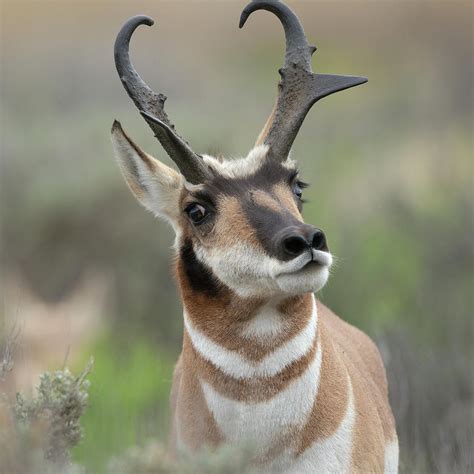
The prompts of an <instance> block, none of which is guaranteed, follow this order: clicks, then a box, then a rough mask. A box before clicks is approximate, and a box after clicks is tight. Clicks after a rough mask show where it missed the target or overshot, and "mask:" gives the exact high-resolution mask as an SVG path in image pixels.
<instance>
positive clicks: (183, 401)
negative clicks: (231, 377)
mask: <svg viewBox="0 0 474 474" xmlns="http://www.w3.org/2000/svg"><path fill="white" fill-rule="evenodd" d="M180 360H181V364H180V368H179V369H178V371H176V372H175V376H174V380H173V387H174V386H175V385H176V384H178V387H179V388H176V389H175V388H173V391H174V397H173V398H174V400H173V402H172V407H173V406H174V412H173V414H172V415H173V418H174V423H173V425H174V427H173V436H174V437H175V440H176V438H178V437H179V438H180V441H181V442H182V443H185V444H186V445H187V446H189V447H190V448H191V449H197V448H199V447H201V446H217V445H218V444H219V443H220V442H221V441H222V436H221V434H220V433H219V430H218V428H217V426H216V423H215V420H214V418H213V416H212V414H211V413H210V411H209V409H208V408H207V405H206V401H205V400H204V395H203V393H202V388H201V384H200V382H199V379H198V373H196V371H194V370H189V367H194V366H195V365H196V360H195V353H194V351H193V350H192V348H191V343H190V341H189V339H188V337H187V336H186V334H185V335H184V339H183V351H182V354H181V357H180ZM176 425H177V426H176Z"/></svg>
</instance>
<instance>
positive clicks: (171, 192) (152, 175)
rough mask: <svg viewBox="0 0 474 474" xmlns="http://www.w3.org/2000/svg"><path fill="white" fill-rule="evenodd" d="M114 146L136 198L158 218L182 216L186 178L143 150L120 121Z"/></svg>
mask: <svg viewBox="0 0 474 474" xmlns="http://www.w3.org/2000/svg"><path fill="white" fill-rule="evenodd" d="M112 144H113V147H114V150H115V156H116V158H117V161H118V164H119V166H120V169H121V171H122V174H123V176H124V178H125V181H126V182H127V184H128V187H129V188H130V190H131V191H132V193H133V195H134V196H135V197H136V198H137V199H138V201H139V202H140V203H141V204H142V205H143V206H144V207H145V208H147V209H148V210H149V211H151V212H153V213H154V214H155V215H158V216H161V217H165V218H167V219H169V220H171V221H174V220H175V219H176V218H177V217H178V215H179V198H180V194H181V191H182V189H183V187H184V183H185V180H184V178H183V176H182V175H181V174H180V173H178V172H176V171H175V170H173V169H172V168H170V167H169V166H166V165H165V164H163V163H161V162H160V161H158V160H157V159H155V158H153V157H152V156H150V155H148V154H147V153H145V152H144V151H143V150H141V149H140V147H139V146H138V145H137V144H136V143H134V142H133V141H132V140H131V138H130V137H129V136H128V135H127V134H126V133H125V131H124V130H123V128H122V126H121V125H120V123H119V122H117V121H114V124H113V125H112Z"/></svg>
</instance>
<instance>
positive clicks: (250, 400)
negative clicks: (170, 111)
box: [112, 0, 398, 474]
mask: <svg viewBox="0 0 474 474" xmlns="http://www.w3.org/2000/svg"><path fill="white" fill-rule="evenodd" d="M258 9H266V10H269V11H272V12H273V13H275V14H276V15H277V16H278V17H279V18H280V20H281V21H282V23H283V26H284V28H285V34H286V39H287V51H286V59H285V66H284V68H282V70H281V76H282V82H281V84H280V88H279V96H278V99H277V103H276V105H275V109H274V111H273V113H272V115H271V116H270V118H269V120H268V122H267V124H266V125H265V127H264V129H263V131H262V133H261V134H260V136H259V139H258V141H257V144H256V146H255V147H254V148H253V149H252V150H251V151H250V153H249V154H248V155H247V157H246V158H241V159H237V160H231V161H223V160H219V159H216V158H213V157H210V156H207V155H198V154H196V153H194V152H193V151H192V150H191V149H190V147H189V145H188V144H187V143H186V142H185V141H184V140H183V139H182V138H181V137H179V135H177V133H176V131H175V129H174V127H173V126H172V125H171V122H170V121H169V119H168V116H167V115H166V113H165V112H164V109H163V104H164V99H163V96H160V95H157V94H156V93H154V92H153V91H152V90H151V89H149V88H148V86H147V85H146V84H145V83H144V82H143V81H142V80H141V79H140V77H139V76H138V74H137V73H136V71H135V70H134V69H133V66H132V65H131V63H130V59H129V53H128V44H129V41H130V37H131V35H132V33H133V31H134V30H135V28H136V27H137V26H138V25H140V24H148V25H151V24H152V20H151V19H150V18H148V17H134V18H132V19H130V20H129V21H128V22H127V23H126V24H125V25H124V26H123V27H122V30H121V31H120V33H119V35H118V37H117V41H116V44H115V60H116V65H117V70H118V72H119V75H120V78H121V80H122V82H123V84H124V86H125V88H126V90H127V92H128V93H129V95H130V96H131V97H132V99H133V100H134V102H135V104H136V105H137V106H138V108H139V109H140V112H141V113H142V115H143V116H144V118H145V120H146V121H147V122H148V124H149V125H150V127H151V128H152V129H153V131H154V132H155V135H156V137H157V138H158V139H159V141H160V142H161V144H162V145H163V147H164V148H165V150H166V151H167V152H168V154H169V155H170V156H171V157H172V159H173V160H174V161H175V162H176V164H177V165H178V167H179V170H180V173H179V172H176V171H174V170H173V169H171V168H169V167H168V166H166V165H164V164H163V163H161V162H159V161H158V160H156V159H155V158H153V157H151V156H150V155H148V154H146V153H145V152H143V151H142V150H141V149H140V148H139V147H138V146H137V145H136V144H135V143H133V141H132V140H131V139H130V138H129V137H128V136H127V135H126V134H125V132H124V131H123V129H122V127H121V126H120V124H119V123H118V122H115V123H114V126H113V127H112V141H113V144H114V147H115V151H116V155H117V158H118V161H119V164H120V167H121V169H122V172H123V174H124V177H125V179H126V181H127V183H128V185H129V187H130V189H131V191H132V192H133V193H134V194H135V196H136V197H137V199H138V200H139V201H140V202H141V203H142V204H143V205H144V206H145V207H146V208H147V209H149V210H150V211H152V212H153V213H154V214H156V215H158V216H160V217H163V218H165V219H166V220H168V221H169V222H170V223H171V224H172V226H173V228H174V230H175V232H176V241H175V250H176V276H177V281H178V283H179V286H180V290H181V296H182V300H183V306H184V337H183V350H182V354H181V356H180V359H179V361H178V364H177V366H176V371H175V376H174V382H173V389H172V397H171V398H172V417H173V431H172V443H173V446H174V448H175V452H176V453H177V454H179V453H181V452H188V453H189V452H193V451H195V450H197V449H199V448H203V447H209V446H217V445H220V444H233V445H235V444H237V445H239V444H241V445H246V444H250V445H251V447H252V451H253V460H254V465H255V468H256V469H257V470H260V471H261V472H264V473H267V472H272V473H273V472H275V473H295V474H300V473H301V474H304V473H313V472H321V473H324V472H337V473H339V472H364V473H365V472H396V471H397V468H398V443H397V436H396V432H395V425H394V420H393V416H392V413H391V409H390V406H389V401H388V394H387V382H386V377H385V370H384V367H383V364H382V361H381V358H380V355H379V353H378V350H377V348H376V347H375V345H374V344H373V343H372V341H371V340H370V339H369V338H368V337H367V336H366V335H365V334H363V333H362V332H361V331H359V330H358V329H356V328H354V327H352V326H350V325H348V324H347V323H345V322H343V321H342V320H340V319H339V318H338V317H337V316H335V315H334V314H333V313H331V311H330V310H328V309H327V308H326V307H324V306H323V305H322V304H321V303H319V302H316V299H315V297H314V293H315V292H317V291H319V290H320V289H321V288H322V287H323V286H324V285H325V284H326V282H327V279H328V277H329V269H330V267H331V264H332V255H331V254H330V252H329V248H328V245H327V240H326V236H325V235H324V233H323V232H322V231H321V230H320V229H317V228H315V227H313V226H311V225H309V224H306V223H304V221H303V217H302V214H301V212H302V203H303V200H302V188H304V183H302V182H301V181H300V179H299V172H298V169H297V167H296V163H295V162H293V161H292V160H290V159H289V157H288V155H289V151H290V148H291V144H292V143H293V140H294V138H295V136H296V133H297V131H298V129H299V127H300V126H301V124H302V121H303V119H304V117H305V115H306V113H307V111H308V110H309V108H310V107H311V105H312V104H313V103H314V102H316V101H317V100H319V99H320V98H322V97H325V96H326V95H329V94H331V93H333V92H337V91H338V90H342V89H346V88H348V87H352V86H354V85H358V84H361V83H363V82H365V79H364V78H358V77H352V76H347V77H346V76H330V75H318V74H313V73H312V70H311V65H310V62H311V61H310V60H311V54H312V53H313V52H314V51H315V48H313V47H310V46H309V45H308V44H307V41H306V37H305V36H304V32H303V30H302V27H301V24H300V23H299V21H298V19H297V18H296V16H295V15H294V14H293V13H292V12H291V10H289V9H288V8H287V7H286V6H284V5H283V4H281V3H280V2H278V1H276V0H254V1H253V2H251V3H250V4H249V5H248V6H247V7H246V9H245V10H244V12H243V14H242V17H241V23H240V24H241V26H242V25H243V24H244V23H245V21H246V19H247V18H248V16H249V15H250V14H251V13H252V12H253V11H255V10H258Z"/></svg>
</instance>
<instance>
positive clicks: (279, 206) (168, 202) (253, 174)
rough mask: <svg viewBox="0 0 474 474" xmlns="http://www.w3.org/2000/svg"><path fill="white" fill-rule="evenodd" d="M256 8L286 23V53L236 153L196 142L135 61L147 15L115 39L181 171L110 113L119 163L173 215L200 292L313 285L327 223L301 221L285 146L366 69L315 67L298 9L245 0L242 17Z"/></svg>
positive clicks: (138, 100) (155, 205)
mask: <svg viewBox="0 0 474 474" xmlns="http://www.w3.org/2000/svg"><path fill="white" fill-rule="evenodd" d="M260 9H263V10H268V11H271V12H272V13H274V14H275V15H276V16H277V17H278V18H279V19H280V21H281V22H282V24H283V27H284V30H285V36H286V54H285V63H284V66H283V68H282V69H280V71H279V72H280V75H281V82H280V84H279V93H278V98H277V101H276V104H275V107H274V109H273V112H272V114H271V115H270V117H269V119H268V121H267V123H266V125H265V127H264V129H263V130H262V132H261V133H260V136H259V137H258V140H257V143H256V145H255V147H254V148H253V149H252V150H251V151H250V153H249V154H248V155H247V156H246V157H245V158H241V159H235V160H228V161H225V160H221V159H217V158H214V157H211V156H207V155H200V154H197V153H195V152H194V151H192V149H191V148H190V146H189V145H188V143H187V142H186V141H185V140H183V139H182V138H181V137H180V136H179V135H178V134H177V132H176V130H175V128H174V126H173V125H172V123H171V122H170V120H169V118H168V116H167V114H166V112H165V111H164V102H165V99H166V97H165V96H163V95H162V94H157V93H155V92H154V91H152V90H151V89H150V88H149V87H148V86H147V85H146V84H145V83H144V82H143V80H142V79H141V78H140V76H139V75H138V74H137V72H136V71H135V69H134V68H133V66H132V64H131V62H130V58H129V42H130V38H131V36H132V34H133V32H134V30H135V29H136V28H137V27H138V26H139V25H142V24H145V25H148V26H151V25H152V24H153V20H151V19H150V18H148V17H145V16H137V17H133V18H131V19H130V20H128V21H127V22H126V23H125V25H124V26H123V27H122V29H121V31H120V32H119V34H118V36H117V40H116V43H115V63H116V66H117V71H118V73H119V76H120V79H121V81H122V83H123V85H124V87H125V89H126V91H127V92H128V94H129V96H130V97H131V98H132V100H133V101H134V103H135V105H136V106H137V108H138V109H139V111H140V113H141V115H142V116H143V117H144V119H145V120H146V122H147V123H148V125H149V126H150V128H151V129H152V130H153V132H154V133H155V136H156V137H157V138H158V140H159V141H160V143H161V145H162V146H163V148H164V149H165V151H166V152H167V153H168V155H169V156H170V157H171V158H172V160H173V161H174V162H175V163H176V165H177V167H178V169H179V172H178V171H175V170H173V169H171V168H170V167H168V166H166V165H164V164H163V163H161V162H160V161H158V160H156V159H155V158H153V157H151V156H150V155H148V154H147V153H145V152H144V151H142V150H141V149H140V148H139V147H138V146H137V145H136V144H135V143H134V142H133V141H132V140H131V139H130V138H129V137H128V136H127V135H126V133H125V132H124V131H123V129H122V127H121V126H120V124H119V123H118V122H114V125H113V127H112V141H113V144H114V148H115V151H116V155H117V158H118V161H119V164H120V167H121V169H122V172H123V174H124V176H125V179H126V181H127V183H128V185H129V187H130V189H131V190H132V192H133V194H134V195H135V196H136V197H137V199H138V200H139V201H140V202H141V203H142V204H143V205H144V206H145V207H146V208H147V209H149V210H150V211H151V212H153V213H154V214H156V215H158V216H161V217H163V218H165V219H167V220H168V221H169V222H170V223H171V224H172V226H173V228H174V229H175V231H176V235H177V240H176V243H177V245H176V246H177V249H179V263H180V265H181V266H182V268H184V269H185V271H184V275H185V276H186V277H187V278H188V280H189V282H188V283H189V284H191V286H193V287H194V288H195V289H197V290H199V289H200V290H202V291H204V292H212V291H214V289H215V287H216V285H217V286H219V285H222V286H226V287H228V288H229V289H231V290H233V291H234V292H236V293H238V294H239V295H241V296H257V297H260V296H270V297H271V296H276V295H278V294H286V295H294V294H300V293H306V292H310V291H317V290H319V289H320V288H322V287H323V286H324V284H325V283H326V281H327V278H328V275H329V268H330V266H331V263H332V257H331V254H330V253H329V248H328V244H327V239H326V236H325V234H324V233H323V231H322V230H320V229H318V228H316V227H314V226H312V225H310V224H306V223H305V222H304V221H303V217H302V215H301V211H302V202H303V200H302V189H303V188H304V187H305V184H304V183H303V182H302V181H301V178H300V175H299V173H298V168H297V166H296V164H295V162H294V161H292V160H291V159H290V158H289V154H290V149H291V146H292V144H293V141H294V139H295V137H296V135H297V133H298V130H299V128H300V127H301V125H302V123H303V120H304V118H305V116H306V114H307V112H308V111H309V109H310V108H311V106H312V105H313V104H314V103H315V102H316V101H317V100H319V99H321V98H323V97H326V96H327V95H329V94H332V93H334V92H337V91H340V90H343V89H347V88H349V87H353V86H356V85H359V84H362V83H364V82H366V79H365V78H361V77H352V76H334V75H326V74H314V73H313V72H312V70H311V56H312V54H313V53H314V51H315V50H316V48H315V47H313V46H309V44H308V42H307V39H306V36H305V34H304V31H303V28H302V26H301V24H300V22H299V20H298V18H297V17H296V16H295V14H294V13H293V12H292V11H291V10H290V9H289V8H288V7H287V6H285V5H284V4H282V3H280V2H279V1H270V0H267V1H258V0H256V1H253V2H251V3H250V4H249V5H248V6H247V7H246V8H245V9H244V11H243V12H242V16H241V18H240V27H242V26H243V25H244V23H245V22H246V20H247V18H248V16H249V15H250V14H251V13H252V12H254V11H255V10H260Z"/></svg>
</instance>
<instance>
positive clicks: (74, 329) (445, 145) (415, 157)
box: [0, 0, 474, 472]
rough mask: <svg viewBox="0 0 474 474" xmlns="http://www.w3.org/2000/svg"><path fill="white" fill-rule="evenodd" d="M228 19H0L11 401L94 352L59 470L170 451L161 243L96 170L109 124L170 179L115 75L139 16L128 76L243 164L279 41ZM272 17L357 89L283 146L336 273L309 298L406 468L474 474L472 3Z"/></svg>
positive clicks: (155, 228)
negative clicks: (149, 445)
mask: <svg viewBox="0 0 474 474" xmlns="http://www.w3.org/2000/svg"><path fill="white" fill-rule="evenodd" d="M245 4H246V2H245V1H219V2H217V1H214V2H210V1H179V2H178V1H175V2H161V1H153V2H144V1H140V0H138V1H129V2H117V1H106V0H102V1H94V2H92V1H81V2H79V1H73V0H69V1H67V0H64V1H41V2H38V1H25V0H17V1H8V0H7V1H5V0H4V1H3V2H2V5H1V7H2V12H1V15H2V24H1V30H2V32H1V33H2V38H1V44H2V50H1V55H2V57H1V60H2V61H1V97H2V125H1V131H2V150H1V196H0V197H1V206H0V210H1V281H2V285H1V291H2V302H3V305H2V310H1V313H0V320H2V321H3V323H2V322H1V321H0V330H7V328H8V327H9V326H11V325H12V324H15V322H16V324H19V325H20V326H21V327H23V328H24V334H25V336H24V339H23V341H22V345H21V351H20V354H19V356H18V360H17V366H18V373H19V374H22V376H21V377H19V376H17V378H16V379H15V380H13V381H12V382H11V383H12V384H15V386H16V388H21V386H22V384H26V383H33V382H34V380H35V376H36V375H37V373H38V372H39V371H40V370H44V369H50V368H55V367H56V366H57V365H58V364H59V365H60V364H61V363H63V361H64V359H65V358H66V356H67V361H68V363H69V364H70V365H71V364H72V365H73V366H75V367H81V366H82V365H83V363H84V361H85V360H87V358H88V357H89V355H91V354H92V355H94V357H95V368H94V371H93V374H92V376H91V381H92V384H93V385H92V389H91V405H90V408H89V411H88V413H87V414H86V417H85V421H84V426H85V430H86V432H85V433H86V434H85V439H84V441H83V443H82V445H81V446H80V447H79V448H78V449H77V451H76V453H75V457H76V460H77V461H78V462H81V463H84V464H85V465H86V466H87V467H88V468H89V469H90V471H91V472H101V471H102V470H103V468H104V466H105V463H106V462H107V460H108V459H110V457H111V456H113V455H116V454H120V453H121V452H122V451H123V450H124V449H125V448H126V447H128V446H130V445H133V444H137V443H141V442H143V441H144V440H145V439H147V438H148V437H150V436H153V437H158V438H161V439H164V438H165V437H166V432H167V430H168V394H169V388H170V383H171V375H172V368H173V363H174V361H175V359H176V357H177V354H178V353H179V350H180V343H181V333H182V320H181V306H180V302H179V298H178V293H177V290H176V288H175V283H174V281H173V277H172V274H171V271H170V268H171V263H172V254H171V249H170V247H171V244H172V241H173V236H172V231H171V230H170V228H169V227H168V226H167V225H166V224H165V223H163V222H161V221H157V220H154V219H153V218H152V216H151V215H150V214H147V213H146V212H145V211H144V210H143V209H141V208H140V207H139V206H138V204H137V203H136V202H135V200H134V198H133V197H132V196H131V194H130V192H129V191H128V189H127V188H126V185H125V183H124V182H123V180H122V177H121V176H120V173H119V170H118V167H117V166H116V164H115V162H114V158H113V154H112V148H111V145H110V139H109V133H110V132H109V130H110V126H111V124H112V121H113V119H114V118H117V119H119V120H120V121H121V122H122V124H123V126H124V128H125V129H126V130H127V131H128V132H129V133H130V134H131V136H132V137H134V139H135V140H136V141H137V143H139V144H140V145H141V146H142V147H143V148H144V149H145V150H147V151H149V152H150V153H151V154H154V155H155V156H157V157H158V158H160V159H162V160H163V161H165V162H167V163H169V159H168V158H167V157H166V156H165V155H164V153H163V152H162V150H161V149H160V147H159V145H158V143H157V141H156V140H155V139H154V137H153V136H152V134H151V132H150V130H149V129H148V127H147V126H146V125H145V123H144V122H143V120H142V118H141V117H140V116H139V114H138V113H137V111H136V110H135V108H134V106H133V104H132V103H131V101H130V100H129V98H128V97H127V96H126V93H125V91H124V90H123V88H122V85H121V84H120V81H119V79H118V77H117V74H116V72H115V67H114V64H113V54H112V48H113V42H114V39H115V35H116V33H117V31H118V29H119V28H120V26H121V24H122V23H123V22H124V20H125V19H127V18H128V17H129V16H132V15H135V14H139V13H143V14H147V15H150V16H152V17H153V18H154V19H155V20H156V24H155V26H154V27H153V28H145V27H141V28H140V29H139V30H138V31H137V33H136V34H135V36H134V38H133V44H132V48H131V50H132V57H133V60H134V63H135V65H136V67H137V69H138V71H139V72H140V74H141V75H142V77H143V78H144V79H145V80H146V81H147V82H148V83H149V84H150V85H151V86H152V87H153V88H154V89H156V90H159V91H160V92H163V93H165V94H166V95H167V96H168V101H167V111H168V113H169V115H170V117H171V118H172V120H173V121H174V123H175V124H176V126H177V129H178V130H179V131H180V133H182V134H183V135H184V136H185V137H186V138H187V139H188V140H189V142H190V143H191V144H192V146H193V148H194V149H195V150H196V151H199V152H208V153H219V154H223V155H224V156H229V157H234V156H241V155H245V154H246V153H247V152H248V150H249V149H250V148H251V146H252V144H253V141H254V139H255V137H256V136H257V134H258V132H259V131H260V129H261V127H262V126H263V124H264V122H265V119H266V117H267V115H268V113H269V112H270V110H271V107H272V105H273V101H274V97H275V94H276V83H277V80H278V75H277V69H278V68H279V67H280V66H281V64H282V57H283V45H284V39H283V33H282V29H281V26H280V25H279V24H278V22H277V20H276V18H275V17H273V16H272V15H271V14H269V13H267V12H260V13H257V14H255V16H252V18H251V20H250V21H249V22H248V24H247V25H246V27H245V29H244V30H242V31H241V30H239V29H238V28H237V25H238V19H239V15H240V11H241V10H242V8H243V7H244V6H245ZM288 4H289V5H290V6H291V7H292V8H294V10H295V11H296V13H297V14H298V15H299V16H300V18H301V19H302V22H303V24H304V27H305V30H306V33H307V36H308V38H309V40H310V42H312V43H314V44H316V45H317V46H318V52H317V53H316V54H315V56H314V60H313V68H314V69H315V70H316V71H318V72H326V73H341V74H354V75H364V76H367V77H368V78H369V83H368V84H366V85H364V86H361V87H358V88H357V89H354V90H351V91H346V92H341V93H339V94H337V95H335V96H332V97H330V98H328V99H325V100H323V101H321V102H319V103H318V104H316V106H315V107H314V108H313V110H312V111H311V112H310V114H309V115H308V117H307V119H306V121H305V124H304V126H303V128H302V130H301V131H300V134H299V137H298V139H297V141H296V143H295V145H294V148H293V157H294V158H296V159H298V161H299V162H300V164H301V168H302V171H303V177H304V179H305V180H306V181H308V182H310V183H311V187H310V188H309V189H308V190H307V191H306V193H305V194H306V198H307V199H308V201H309V202H308V203H307V204H306V205H305V210H304V215H305V218H306V220H307V222H310V223H313V224H315V225H317V226H318V227H321V228H322V229H324V231H325V232H326V235H327V236H328V239H329V244H330V247H331V250H332V252H333V253H334V254H335V255H336V256H337V257H338V263H337V266H336V268H335V269H334V271H333V275H332V277H331V279H330V281H329V283H328V285H327V286H326V288H324V290H323V291H322V292H321V294H320V298H321V299H322V300H323V301H324V302H325V303H326V304H327V305H328V306H329V307H331V308H332V309H333V310H334V311H335V312H336V313H338V314H339V315H340V316H341V317H343V318H344V319H346V320H347V321H349V322H351V323H353V324H355V325H357V326H359V327H361V328H362V329H364V330H365V331H366V332H367V333H368V334H369V335H371V336H372V337H374V338H375V339H376V340H377V342H378V344H379V346H380V348H381V350H382V353H383V356H384V359H385V361H386V365H387V369H388V374H389V381H390V391H391V398H392V405H393V407H394V410H395V414H396V418H397V424H398V431H399V436H400V445H401V466H402V470H403V471H404V472H469V470H471V472H472V469H474V466H473V459H472V441H473V436H472V435H473V422H474V405H473V400H474V389H473V375H474V374H473V372H472V362H473V355H474V351H473V344H472V337H473V325H472V310H473V297H472V294H473V292H472V290H473V283H474V282H473V253H474V252H473V242H472V235H473V230H474V222H473V206H472V204H473V199H472V198H473V176H474V174H473V171H474V170H473V161H472V158H473V157H472V131H473V77H472V72H473V30H472V28H473V10H472V4H471V3H470V2H459V1H444V2H442V1H441V2H438V1H436V2H435V1H432V2H430V1H419V2H417V1H411V2H396V1H384V2H373V1H357V2H353V1H337V2H318V1H311V2H310V1H307V2H301V1H300V2H298V1H288ZM91 282H93V283H91ZM35 324H36V326H35ZM30 327H31V328H33V329H31V331H29V329H28V328H30ZM35 328H36V329H35ZM38 328H39V329H38ZM58 328H59V329H58ZM55 331H56V332H55ZM64 348H66V349H64ZM55 349H56V352H55ZM19 386H20V387H19Z"/></svg>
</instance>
